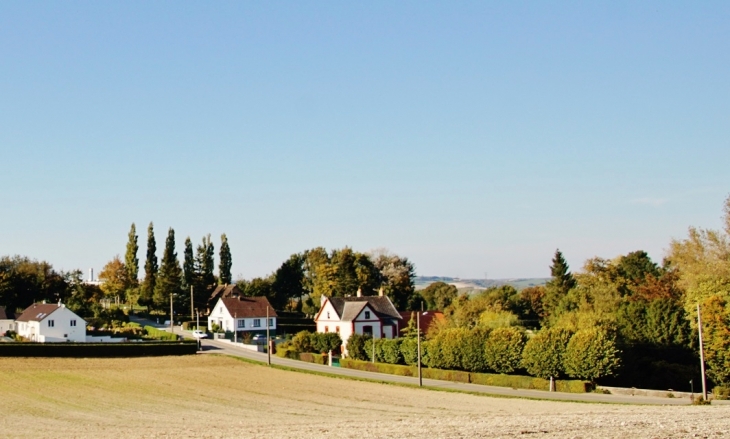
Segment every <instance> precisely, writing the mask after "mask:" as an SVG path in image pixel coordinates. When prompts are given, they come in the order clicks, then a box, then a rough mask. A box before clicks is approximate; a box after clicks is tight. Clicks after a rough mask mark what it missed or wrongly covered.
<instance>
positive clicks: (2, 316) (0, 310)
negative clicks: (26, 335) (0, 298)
mask: <svg viewBox="0 0 730 439" xmlns="http://www.w3.org/2000/svg"><path fill="white" fill-rule="evenodd" d="M0 320H15V314H13V313H11V312H8V311H5V307H4V306H0Z"/></svg>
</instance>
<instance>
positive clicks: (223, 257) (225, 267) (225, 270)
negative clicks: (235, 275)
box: [218, 233, 233, 285]
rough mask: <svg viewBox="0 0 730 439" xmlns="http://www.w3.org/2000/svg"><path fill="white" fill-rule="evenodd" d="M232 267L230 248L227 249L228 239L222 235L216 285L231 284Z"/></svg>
mask: <svg viewBox="0 0 730 439" xmlns="http://www.w3.org/2000/svg"><path fill="white" fill-rule="evenodd" d="M232 265H233V258H232V257H231V248H230V247H228V238H227V237H226V234H225V233H224V234H222V235H221V249H220V254H219V261H218V283H220V284H226V285H228V284H230V283H231V281H232V279H231V266H232Z"/></svg>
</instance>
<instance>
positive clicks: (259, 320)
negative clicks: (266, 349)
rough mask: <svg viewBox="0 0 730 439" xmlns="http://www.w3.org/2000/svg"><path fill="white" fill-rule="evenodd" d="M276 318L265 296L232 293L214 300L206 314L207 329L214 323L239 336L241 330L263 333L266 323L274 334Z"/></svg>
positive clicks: (210, 328)
mask: <svg viewBox="0 0 730 439" xmlns="http://www.w3.org/2000/svg"><path fill="white" fill-rule="evenodd" d="M267 312H268V321H267ZM276 318H277V315H276V311H274V308H272V307H271V304H270V303H269V300H268V299H267V298H266V297H242V296H240V295H232V296H228V297H221V298H219V299H218V301H217V302H215V305H214V306H213V308H212V309H211V311H210V315H209V316H208V330H212V329H213V324H214V323H215V324H216V325H218V326H219V327H220V328H221V329H223V330H224V331H230V332H237V333H238V335H239V336H240V335H242V334H241V333H243V332H248V333H265V332H266V329H267V325H268V329H269V332H270V333H271V334H272V335H273V334H276Z"/></svg>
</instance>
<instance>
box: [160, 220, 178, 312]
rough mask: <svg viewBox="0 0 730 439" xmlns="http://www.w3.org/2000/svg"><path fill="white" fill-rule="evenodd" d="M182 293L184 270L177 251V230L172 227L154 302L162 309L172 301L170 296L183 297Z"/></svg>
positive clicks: (168, 235)
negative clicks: (181, 267)
mask: <svg viewBox="0 0 730 439" xmlns="http://www.w3.org/2000/svg"><path fill="white" fill-rule="evenodd" d="M181 293H182V270H181V269H180V263H179V262H178V260H177V253H175V231H174V230H173V229H172V227H170V230H169V231H168V232H167V240H166V241H165V252H164V254H163V255H162V262H161V264H160V272H159V274H158V276H157V283H156V284H155V295H154V303H155V306H156V307H158V308H160V309H165V307H166V306H167V305H168V304H169V303H170V296H173V298H177V299H178V300H179V299H180V298H181V295H182V294H181Z"/></svg>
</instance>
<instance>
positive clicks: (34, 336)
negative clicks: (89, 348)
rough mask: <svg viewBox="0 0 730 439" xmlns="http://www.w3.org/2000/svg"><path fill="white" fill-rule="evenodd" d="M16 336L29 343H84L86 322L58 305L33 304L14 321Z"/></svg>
mask: <svg viewBox="0 0 730 439" xmlns="http://www.w3.org/2000/svg"><path fill="white" fill-rule="evenodd" d="M15 323H16V326H17V330H16V331H17V332H18V335H20V336H23V337H25V338H27V339H28V340H30V341H37V342H40V343H53V342H65V341H73V342H80V343H83V342H85V341H86V321H85V320H84V319H82V318H81V317H79V316H78V315H76V313H74V312H73V311H71V310H70V309H68V308H66V305H64V304H62V303H61V302H60V301H59V302H58V304H50V303H34V304H33V305H31V306H29V307H28V308H26V310H25V311H23V314H21V315H20V316H18V318H17V319H16V320H15Z"/></svg>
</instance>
